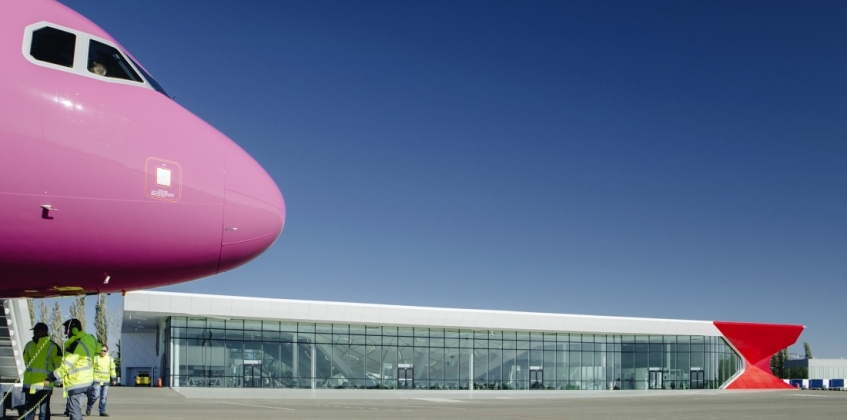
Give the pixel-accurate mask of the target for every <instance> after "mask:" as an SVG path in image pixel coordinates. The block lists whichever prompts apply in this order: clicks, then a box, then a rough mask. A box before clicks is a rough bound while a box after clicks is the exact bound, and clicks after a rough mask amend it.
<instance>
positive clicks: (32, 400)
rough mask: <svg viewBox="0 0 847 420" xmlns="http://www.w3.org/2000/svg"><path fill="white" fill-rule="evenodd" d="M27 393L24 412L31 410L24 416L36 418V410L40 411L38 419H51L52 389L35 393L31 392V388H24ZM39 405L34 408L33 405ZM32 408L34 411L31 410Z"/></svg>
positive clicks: (29, 419) (32, 419) (26, 418)
mask: <svg viewBox="0 0 847 420" xmlns="http://www.w3.org/2000/svg"><path fill="white" fill-rule="evenodd" d="M24 391H25V394H26V405H25V406H24V412H27V411H29V414H27V415H26V417H24V420H34V419H35V412H36V411H38V420H50V397H51V396H52V395H51V394H52V393H53V390H52V389H48V390H44V389H43V390H40V391H36V393H35V394H30V393H29V390H24ZM36 405H38V408H36V409H34V410H33V407H35V406H36ZM30 410H32V411H30Z"/></svg>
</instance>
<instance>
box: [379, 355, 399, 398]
mask: <svg viewBox="0 0 847 420" xmlns="http://www.w3.org/2000/svg"><path fill="white" fill-rule="evenodd" d="M380 373H381V375H380V377H381V378H382V388H383V389H395V388H397V347H393V346H384V347H382V370H381V371H380Z"/></svg>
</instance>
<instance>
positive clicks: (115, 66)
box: [88, 39, 144, 83]
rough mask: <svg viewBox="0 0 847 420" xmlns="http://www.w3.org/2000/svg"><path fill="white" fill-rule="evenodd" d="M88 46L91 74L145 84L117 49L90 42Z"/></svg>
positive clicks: (93, 41)
mask: <svg viewBox="0 0 847 420" xmlns="http://www.w3.org/2000/svg"><path fill="white" fill-rule="evenodd" d="M89 42H90V43H89V44H88V71H90V72H91V73H94V74H97V75H100V76H104V77H112V78H115V79H124V80H131V81H133V82H139V83H144V82H143V81H142V80H141V76H139V75H138V73H136V72H135V70H133V69H132V66H130V65H129V63H128V62H127V61H126V59H125V58H124V56H123V55H122V54H121V53H120V51H118V50H117V49H116V48H114V47H111V46H109V45H106V44H104V43H102V42H97V41H95V40H93V39H92V40H90V41H89Z"/></svg>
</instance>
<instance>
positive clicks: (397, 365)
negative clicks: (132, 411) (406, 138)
mask: <svg viewBox="0 0 847 420" xmlns="http://www.w3.org/2000/svg"><path fill="white" fill-rule="evenodd" d="M123 316H124V318H123V329H122V334H121V344H122V345H121V377H122V378H123V382H124V384H125V385H133V384H134V378H135V377H136V376H138V375H139V374H142V373H147V374H149V375H150V376H151V378H153V382H154V384H155V383H157V382H158V380H159V379H161V381H162V385H163V386H171V387H235V388H242V387H244V388H306V389H375V390H376V389H389V390H391V389H409V390H415V389H428V390H618V389H629V390H653V389H664V390H673V389H719V388H787V387H788V385H787V384H786V383H785V382H783V381H781V380H779V379H777V378H776V377H774V376H773V375H771V373H770V368H769V367H768V364H769V362H770V357H771V356H772V355H773V354H774V353H776V352H777V351H779V350H781V349H783V348H785V347H788V346H789V345H791V344H793V343H794V342H795V341H796V340H797V338H798V337H799V335H800V333H801V332H802V330H803V328H804V327H802V326H798V325H777V324H751V323H735V322H717V321H714V322H713V321H684V320H668V319H647V318H624V317H603V316H585V315H565V314H548V313H528V312H509V311H495V310H472V309H447V308H426V307H410V306H394V305H376V304H358V303H337V302H318V301H301V300H286V299H268V298H247V297H233V296H215V295H201V294H185V293H166V292H149V291H141V292H130V293H127V294H126V297H125V300H124V315H123Z"/></svg>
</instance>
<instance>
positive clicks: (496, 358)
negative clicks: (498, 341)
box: [488, 349, 503, 389]
mask: <svg viewBox="0 0 847 420" xmlns="http://www.w3.org/2000/svg"><path fill="white" fill-rule="evenodd" d="M502 367H503V350H500V349H490V350H488V385H489V388H491V389H503V381H502V375H503V371H502Z"/></svg>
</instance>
